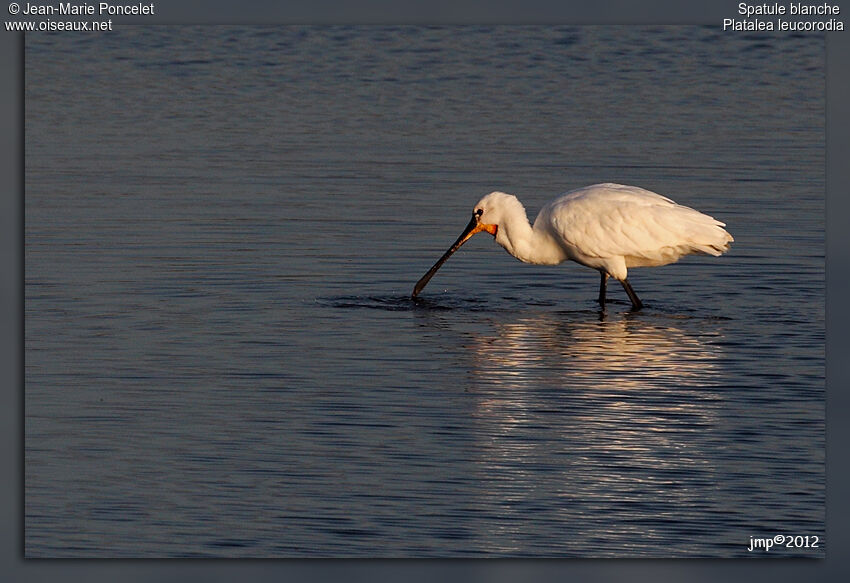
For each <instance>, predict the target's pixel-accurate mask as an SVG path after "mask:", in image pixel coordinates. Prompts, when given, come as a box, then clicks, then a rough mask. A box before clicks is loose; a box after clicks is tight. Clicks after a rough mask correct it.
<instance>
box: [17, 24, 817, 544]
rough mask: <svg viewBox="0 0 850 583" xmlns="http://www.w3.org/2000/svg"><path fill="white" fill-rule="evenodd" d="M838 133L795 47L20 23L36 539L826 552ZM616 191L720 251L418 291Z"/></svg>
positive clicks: (482, 32) (546, 30)
mask: <svg viewBox="0 0 850 583" xmlns="http://www.w3.org/2000/svg"><path fill="white" fill-rule="evenodd" d="M823 128H824V44H823V38H822V37H817V36H805V35H797V36H789V35H781V34H775V35H770V36H756V35H744V34H736V35H731V34H724V33H721V32H720V31H718V30H716V29H714V28H708V27H653V28H643V27H567V28H564V27H561V28H558V27H448V28H439V27H438V28H417V27H366V28H357V27H318V28H309V27H253V28H251V27H247V28H246V27H203V28H200V27H199V28H189V27H168V26H156V27H144V26H128V27H123V28H121V30H118V31H115V32H113V33H111V34H109V35H102V36H82V35H79V36H77V35H46V34H45V35H29V36H28V37H27V44H26V257H25V261H26V268H25V277H26V411H25V413H26V425H25V427H26V452H25V462H26V463H25V466H26V483H25V492H26V509H25V528H26V532H25V551H26V554H27V556H29V557H69V556H74V557H136V556H138V557H159V556H168V557H171V556H177V557H195V556H244V557H307V556H322V557H366V556H370V557H371V556H390V557H426V556H427V557H430V556H436V557H463V556H533V557H583V556H588V557H603V556H604V557H609V556H616V557H633V556H640V557H680V556H701V557H732V556H760V557H774V556H803V557H822V556H823V555H824V551H825V546H826V541H825V538H824V536H825V531H824V145H825V144H824V129H823ZM602 181H616V182H623V183H627V184H635V185H638V186H642V187H645V188H649V189H651V190H655V191H657V192H660V193H661V194H664V195H667V196H670V197H672V198H674V199H675V200H677V201H678V202H680V203H682V204H686V205H689V206H693V207H695V208H697V209H699V210H701V211H703V212H706V213H708V214H711V215H713V216H715V217H717V218H719V219H720V220H723V221H724V222H726V223H727V228H728V230H729V231H730V232H731V233H732V234H733V235H734V237H735V243H734V245H733V247H732V249H731V251H730V252H729V253H728V254H727V255H725V256H723V257H720V258H713V257H689V258H686V259H684V260H682V261H681V262H680V263H678V264H676V265H673V266H668V267H663V268H655V269H634V270H632V271H631V272H630V280H631V281H632V284H633V285H634V287H635V289H636V291H637V292H638V294H639V295H640V296H641V298H642V299H643V301H644V303H645V304H646V306H647V307H646V309H644V310H643V311H641V312H637V313H635V312H631V311H630V310H629V303H628V301H627V298H626V297H625V294H624V293H623V291H622V289H620V287H619V285H617V284H616V282H613V283H612V285H611V286H610V290H609V297H610V298H611V300H612V301H611V303H610V304H609V305H608V307H607V309H606V310H605V311H604V312H601V311H600V310H599V308H598V306H597V305H596V303H595V298H596V292H597V287H596V286H597V285H598V275H597V274H596V273H595V272H593V271H591V270H588V269H586V268H583V267H581V266H578V265H576V264H565V265H562V266H558V267H539V266H529V265H525V264H521V263H519V262H518V261H516V260H514V259H513V258H511V257H509V256H508V255H506V254H505V253H504V251H503V250H502V249H501V248H499V247H498V246H497V245H496V244H495V243H494V242H493V241H492V239H491V238H490V237H488V236H479V237H477V238H475V239H473V240H472V241H471V242H469V243H468V244H467V245H466V246H465V247H464V248H463V250H462V251H460V252H459V253H457V254H456V255H455V256H454V257H452V259H451V260H450V261H449V262H448V263H447V264H446V265H445V266H444V267H443V268H442V270H441V271H440V272H439V273H438V274H437V276H436V277H435V278H434V279H433V281H432V282H431V283H430V284H429V286H428V287H427V288H426V290H425V291H424V292H423V293H422V295H421V297H420V299H419V300H418V301H416V302H414V301H411V300H410V299H409V294H410V292H411V290H412V287H413V284H414V283H415V282H416V280H417V279H418V278H419V277H420V276H421V275H422V274H423V273H424V272H425V271H426V270H427V269H428V267H430V266H431V264H432V263H433V262H434V261H435V260H436V259H437V258H438V257H439V256H440V254H442V252H443V251H444V250H445V249H446V248H447V247H448V246H449V245H450V244H451V243H452V241H454V239H455V238H456V237H457V235H458V234H459V232H460V230H461V229H462V228H463V226H464V225H465V224H466V223H467V221H468V218H469V213H470V211H471V210H472V205H473V204H474V203H475V202H476V201H477V200H478V199H479V198H480V197H481V196H482V195H483V194H486V193H487V192H490V191H491V190H504V191H507V192H512V193H514V194H516V195H517V196H519V197H520V199H521V200H522V201H523V202H524V203H525V205H526V208H528V209H529V211H530V213H531V214H532V218H533V214H534V213H536V212H537V210H538V209H539V208H540V207H541V206H542V205H543V204H545V203H546V202H547V201H548V200H550V199H551V198H552V197H553V196H555V195H557V194H558V193H560V192H563V191H565V190H568V189H571V188H576V187H579V186H583V185H586V184H591V183H595V182H602ZM775 535H784V536H788V535H792V536H793V535H801V536H807V535H808V536H809V537H818V539H819V544H818V548H787V547H780V546H779V545H777V546H776V547H774V548H773V549H772V550H771V551H770V552H764V551H753V552H750V551H748V550H747V549H748V547H749V545H750V537H760V538H765V537H773V536H775ZM810 540H813V539H810Z"/></svg>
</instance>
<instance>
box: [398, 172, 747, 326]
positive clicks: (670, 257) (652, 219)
mask: <svg viewBox="0 0 850 583" xmlns="http://www.w3.org/2000/svg"><path fill="white" fill-rule="evenodd" d="M725 226H726V225H725V223H721V222H720V221H718V220H716V219H714V218H712V217H710V216H708V215H705V214H703V213H701V212H699V211H696V210H694V209H692V208H690V207H687V206H682V205H680V204H676V203H675V202H673V201H672V200H670V199H669V198H667V197H666V196H661V195H660V194H656V193H654V192H651V191H649V190H645V189H643V188H639V187H637V186H625V185H622V184H611V183H606V184H594V185H592V186H586V187H584V188H579V189H576V190H572V191H570V192H567V193H565V194H562V195H561V196H559V197H558V198H556V199H555V200H553V201H552V202H550V203H549V204H547V205H546V206H544V207H543V208H542V209H541V211H540V213H538V215H537V218H536V219H535V220H534V225H533V226H532V225H531V224H530V223H529V222H528V216H527V215H526V213H525V208H524V207H523V206H522V203H520V202H519V200H518V199H517V197H515V196H513V195H512V194H505V193H504V192H491V193H490V194H488V195H487V196H485V197H484V198H482V199H481V200H480V201H478V204H476V205H475V207H474V209H473V211H472V220H471V221H469V224H468V225H467V226H466V228H465V229H464V230H463V233H461V235H460V237H458V239H457V241H455V243H454V245H452V246H451V247H450V248H449V250H448V251H446V252H445V254H443V256H442V257H440V259H439V260H438V261H437V263H435V264H434V266H433V267H432V268H431V269H430V270H428V273H426V274H425V275H424V276H422V279H420V280H419V281H418V282H416V286H415V287H414V288H413V295H412V297H413V298H414V299H415V298H416V297H417V296H418V295H419V293H420V292H421V291H422V289H423V288H424V287H425V285H426V284H427V283H428V282H429V281H430V280H431V278H432V277H433V276H434V274H435V273H436V272H437V270H438V269H439V268H440V267H441V266H442V265H443V263H445V262H446V260H447V259H448V258H449V257H450V256H451V255H452V253H454V252H455V251H457V250H458V249H459V248H460V246H461V245H463V244H464V243H465V242H466V241H468V240H469V238H470V237H472V236H473V235H475V234H476V233H481V232H487V233H490V234H491V235H493V237H495V239H496V242H497V243H498V244H499V245H501V246H502V247H504V248H505V250H506V251H507V252H508V253H510V254H511V255H513V256H514V257H516V258H517V259H519V260H520V261H523V262H525V263H536V264H540V265H556V264H558V263H561V262H563V261H566V260H568V259H570V260H572V261H575V262H577V263H580V264H582V265H586V266H587V267H592V268H593V269H596V270H597V271H599V273H600V274H601V282H600V284H599V303H600V304H601V305H602V306H604V305H605V291H606V287H607V284H608V277H609V276H610V277H613V278H614V279H616V280H618V281H619V282H620V283H622V284H623V288H624V289H625V290H626V293H627V294H628V296H629V299H630V300H631V302H632V309H634V310H638V309H640V308H641V307H642V306H643V304H642V303H641V301H640V298H638V296H637V294H636V293H635V291H634V290H633V289H632V286H631V284H630V283H629V280H628V278H627V276H628V268H629V267H654V266H658V265H667V264H668V263H673V262H675V261H678V260H679V258H680V257H682V256H684V255H689V254H691V253H702V254H706V255H714V256H717V255H721V254H722V253H723V252H725V251H726V250H728V249H729V243H731V242H732V241H733V239H732V235H730V234H729V233H727V232H726V230H725V229H724V228H723V227H725Z"/></svg>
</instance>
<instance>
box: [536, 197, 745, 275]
mask: <svg viewBox="0 0 850 583" xmlns="http://www.w3.org/2000/svg"><path fill="white" fill-rule="evenodd" d="M544 211H545V212H546V214H547V215H548V217H547V218H548V223H549V225H550V228H551V229H552V231H553V234H555V235H556V236H557V237H559V238H561V239H562V240H563V241H564V242H565V243H566V244H567V245H569V246H572V247H573V248H575V249H577V250H579V251H580V252H581V253H582V254H584V255H587V256H590V257H612V256H632V257H646V258H652V257H655V256H656V254H657V253H658V251H659V250H660V249H665V248H676V247H682V246H685V247H692V248H693V249H694V251H702V252H706V253H711V254H718V253H717V251H716V250H715V249H714V248H713V247H712V245H713V242H714V241H716V240H717V238H718V234H717V231H718V229H719V230H720V231H722V232H723V233H725V231H723V230H722V229H721V228H720V227H722V226H723V223H721V222H720V221H717V220H715V219H713V218H711V217H709V216H707V215H704V214H702V213H700V212H699V211H696V210H694V209H692V208H690V207H686V206H682V205H678V204H676V203H675V202H673V201H672V200H670V199H669V198H667V197H664V196H661V195H659V194H655V193H654V192H650V191H648V190H644V189H642V188H637V187H626V186H620V185H612V184H601V185H595V186H591V187H587V188H583V189H580V190H578V191H573V192H571V193H567V194H566V195H564V196H562V197H561V198H559V199H557V200H555V201H554V202H553V203H552V204H551V205H549V206H548V207H547V208H545V209H544ZM541 214H543V213H541ZM727 235H728V234H727Z"/></svg>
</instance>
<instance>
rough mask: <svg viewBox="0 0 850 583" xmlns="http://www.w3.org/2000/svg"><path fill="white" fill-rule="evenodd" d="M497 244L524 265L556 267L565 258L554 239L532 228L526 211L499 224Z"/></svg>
mask: <svg viewBox="0 0 850 583" xmlns="http://www.w3.org/2000/svg"><path fill="white" fill-rule="evenodd" d="M496 242H497V243H499V245H501V246H502V247H504V248H505V250H506V251H507V252H508V253H510V254H511V255H513V256H514V257H516V258H517V259H519V260H520V261H522V262H524V263H536V264H540V265H555V264H557V263H560V262H562V261H563V260H564V258H565V257H564V253H563V250H562V249H561V248H560V247H559V246H558V244H557V243H556V242H555V241H554V240H553V239H552V237H550V236H549V235H548V234H547V233H545V232H543V231H542V230H540V229H534V228H533V227H532V226H531V224H530V223H529V222H528V216H527V215H526V214H525V212H524V211H523V212H522V213H521V214H520V213H512V214H510V215H508V217H507V218H506V219H505V220H504V221H502V222H501V223H500V224H499V230H498V231H497V232H496Z"/></svg>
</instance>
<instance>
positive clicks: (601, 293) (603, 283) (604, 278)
mask: <svg viewBox="0 0 850 583" xmlns="http://www.w3.org/2000/svg"><path fill="white" fill-rule="evenodd" d="M599 273H600V275H602V279H601V280H600V281H599V300H597V301H598V302H599V305H600V306H602V307H603V308H604V307H605V290H606V289H607V288H608V274H607V273H605V272H604V271H600V272H599Z"/></svg>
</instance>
